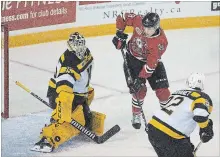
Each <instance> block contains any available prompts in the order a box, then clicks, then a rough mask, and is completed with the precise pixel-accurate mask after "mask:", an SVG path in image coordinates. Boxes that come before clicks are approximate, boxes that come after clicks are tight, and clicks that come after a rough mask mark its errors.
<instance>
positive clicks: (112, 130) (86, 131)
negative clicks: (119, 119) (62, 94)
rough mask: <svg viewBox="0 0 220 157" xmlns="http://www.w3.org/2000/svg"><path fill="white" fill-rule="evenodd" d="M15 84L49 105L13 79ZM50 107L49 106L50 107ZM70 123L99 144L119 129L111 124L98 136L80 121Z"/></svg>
mask: <svg viewBox="0 0 220 157" xmlns="http://www.w3.org/2000/svg"><path fill="white" fill-rule="evenodd" d="M15 83H16V85H18V86H19V87H21V88H23V89H24V90H25V91H26V92H28V93H30V94H31V95H32V96H34V97H35V98H37V99H38V100H40V101H41V102H42V103H44V104H45V105H47V106H48V107H50V105H49V103H48V102H46V101H45V100H43V99H42V98H41V97H39V96H38V95H37V94H35V93H33V92H32V91H31V90H30V89H28V88H27V87H25V86H24V85H23V84H21V83H20V82H18V81H15ZM50 108H51V107H50ZM70 124H71V125H72V126H73V127H75V128H76V129H77V130H79V131H80V132H82V133H83V134H84V135H86V136H87V137H89V138H90V139H91V140H93V141H94V142H96V143H98V144H101V143H104V142H105V141H107V140H108V139H109V138H111V137H112V136H114V135H115V134H116V133H118V132H119V131H120V127H119V126H118V125H115V126H113V127H112V128H111V129H109V130H108V131H107V132H106V133H104V134H103V135H102V136H98V135H96V134H95V133H93V132H92V131H90V130H88V129H87V128H85V127H84V126H82V125H81V124H80V123H78V122H77V121H75V120H74V119H72V121H71V122H70Z"/></svg>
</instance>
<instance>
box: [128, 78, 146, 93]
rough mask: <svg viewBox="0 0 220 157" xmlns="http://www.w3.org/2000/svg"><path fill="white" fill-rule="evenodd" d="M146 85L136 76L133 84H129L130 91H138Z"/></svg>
mask: <svg viewBox="0 0 220 157" xmlns="http://www.w3.org/2000/svg"><path fill="white" fill-rule="evenodd" d="M143 85H144V83H143V81H142V80H141V79H140V78H136V79H135V80H134V82H133V83H132V84H130V85H129V88H130V93H131V94H133V93H137V92H139V90H140V89H141V87H142V86H143Z"/></svg>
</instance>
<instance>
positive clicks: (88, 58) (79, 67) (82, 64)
mask: <svg viewBox="0 0 220 157" xmlns="http://www.w3.org/2000/svg"><path fill="white" fill-rule="evenodd" d="M91 60H92V55H91V54H89V55H88V56H85V59H84V60H83V61H82V62H81V63H80V64H78V65H77V68H78V69H79V70H81V69H83V68H84V66H87V63H89V62H90V61H91Z"/></svg>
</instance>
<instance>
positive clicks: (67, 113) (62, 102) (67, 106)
mask: <svg viewBox="0 0 220 157" xmlns="http://www.w3.org/2000/svg"><path fill="white" fill-rule="evenodd" d="M73 100H74V94H73V93H67V92H63V91H62V92H60V93H59V95H58V97H57V98H56V104H57V105H56V109H55V111H54V112H53V113H52V118H53V119H55V120H56V121H58V122H59V123H63V122H64V121H65V122H71V115H72V104H73Z"/></svg>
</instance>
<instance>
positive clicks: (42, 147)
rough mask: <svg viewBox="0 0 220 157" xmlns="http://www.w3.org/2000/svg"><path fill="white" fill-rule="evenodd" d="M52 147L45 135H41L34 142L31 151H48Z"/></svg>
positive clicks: (50, 150)
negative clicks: (39, 138)
mask: <svg viewBox="0 0 220 157" xmlns="http://www.w3.org/2000/svg"><path fill="white" fill-rule="evenodd" d="M53 149H54V147H53V146H51V145H50V143H49V142H48V141H47V139H46V138H45V137H43V138H42V139H41V140H40V141H39V142H37V143H35V145H34V147H33V148H31V150H32V151H36V152H43V153H50V152H52V151H53Z"/></svg>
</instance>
